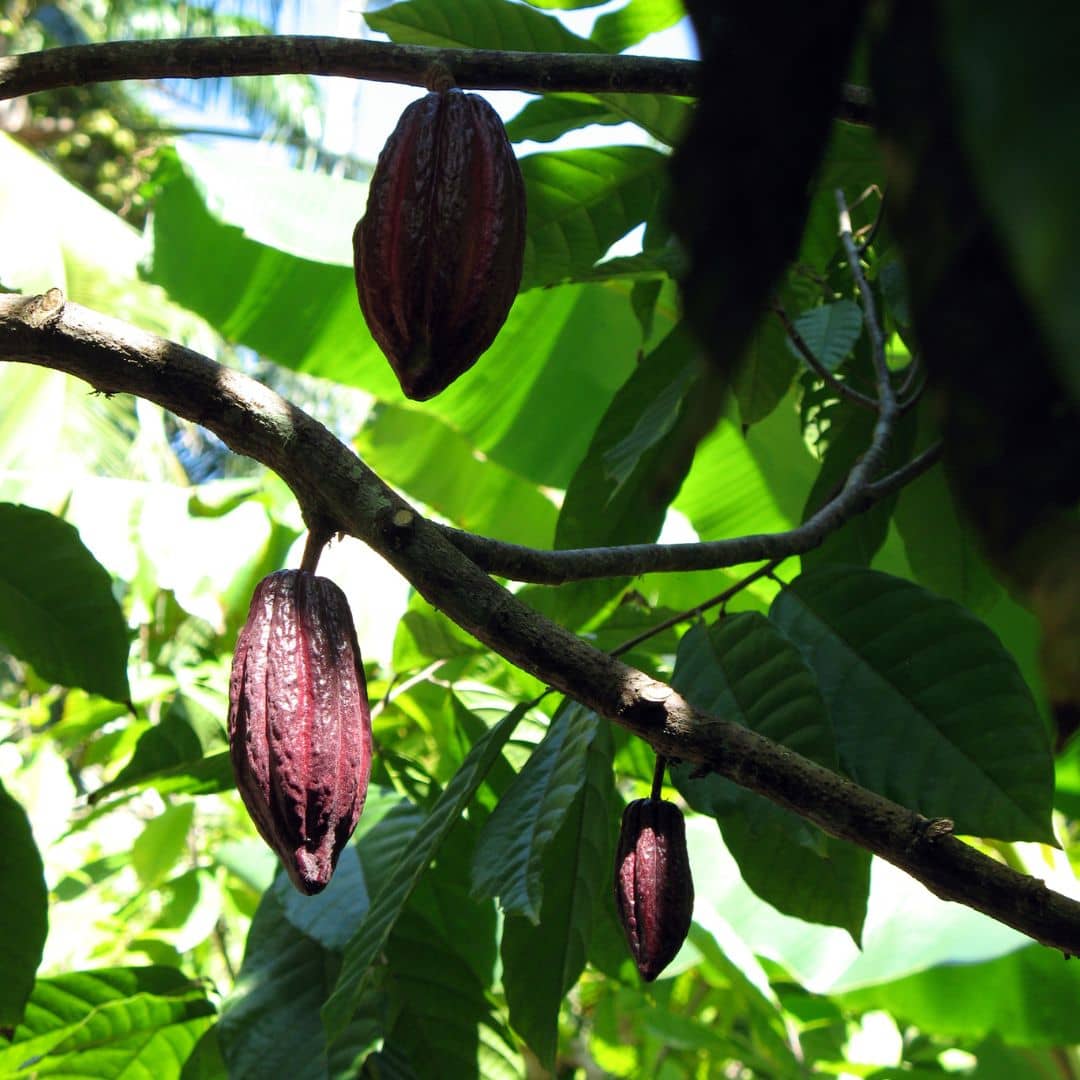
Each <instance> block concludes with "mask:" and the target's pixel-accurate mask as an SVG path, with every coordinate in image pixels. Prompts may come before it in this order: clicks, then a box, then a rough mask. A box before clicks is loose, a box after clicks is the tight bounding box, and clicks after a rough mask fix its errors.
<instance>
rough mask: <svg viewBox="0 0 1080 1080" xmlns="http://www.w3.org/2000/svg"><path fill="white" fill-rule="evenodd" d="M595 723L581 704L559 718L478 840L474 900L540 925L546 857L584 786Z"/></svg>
mask: <svg viewBox="0 0 1080 1080" xmlns="http://www.w3.org/2000/svg"><path fill="white" fill-rule="evenodd" d="M596 724H597V717H596V714H595V713H592V712H590V711H589V710H588V709H585V708H584V707H582V706H580V705H577V704H576V703H571V702H567V703H565V704H564V705H563V707H562V708H561V709H560V710H559V711H558V712H557V713H556V714H555V718H554V719H553V720H552V721H551V727H550V728H549V729H548V732H547V734H546V735H545V736H544V739H543V741H542V742H541V743H540V744H539V746H537V748H536V749H535V750H534V751H533V752H532V755H531V756H530V758H529V760H528V762H527V763H526V765H525V767H524V768H523V769H522V770H521V772H519V773H518V775H517V777H516V778H515V780H514V782H513V783H512V784H511V786H510V788H509V790H507V791H506V792H505V793H504V794H503V797H502V798H501V799H500V800H499V804H498V806H496V808H495V811H494V812H493V813H492V815H491V817H489V818H488V820H487V822H486V823H485V825H484V829H483V832H482V833H481V834H480V837H479V839H478V840H477V845H476V852H475V855H474V857H473V864H472V883H473V895H474V896H493V897H496V898H497V899H498V901H499V905H500V907H501V908H502V910H503V911H504V912H505V913H506V914H507V915H523V916H525V918H527V919H529V920H530V921H531V922H533V923H536V922H538V921H539V918H540V909H541V902H542V900H543V895H544V881H543V877H542V875H541V870H542V863H543V858H544V853H545V851H546V850H547V846H548V844H549V843H550V842H551V839H552V837H553V836H554V835H555V833H556V832H557V831H558V829H559V827H560V825H561V824H562V822H563V819H564V817H565V816H566V814H567V812H568V810H569V807H570V804H571V803H572V802H573V801H574V799H575V798H576V797H577V793H578V792H579V791H580V790H581V785H582V784H583V783H584V782H585V773H584V769H583V768H582V765H583V763H584V760H585V755H586V753H587V752H588V747H589V745H590V744H591V743H592V740H593V737H594V735H595V732H596Z"/></svg>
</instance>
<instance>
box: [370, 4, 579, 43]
mask: <svg viewBox="0 0 1080 1080" xmlns="http://www.w3.org/2000/svg"><path fill="white" fill-rule="evenodd" d="M364 21H365V22H366V23H367V24H368V26H370V27H371V29H372V30H378V31H379V32H380V33H382V34H386V35H387V36H388V37H389V38H390V40H391V41H396V42H399V43H401V44H404V45H443V46H450V47H453V48H465V49H501V50H513V51H516V52H589V51H590V50H591V49H595V46H594V45H592V44H591V43H590V42H589V41H588V39H587V38H582V37H578V35H577V34H575V33H573V32H572V31H570V30H568V29H567V28H566V27H565V26H564V25H563V24H562V23H561V22H560V21H559V20H558V19H557V18H555V17H554V16H552V15H541V14H540V12H538V11H534V10H533V9H532V8H529V7H526V6H525V5H524V4H514V3H508V2H507V0H457V2H456V3H453V4H444V3H441V2H440V0H405V2H403V3H398V4H391V5H390V6H389V7H385V8H381V9H380V10H378V11H369V12H366V13H365V15H364Z"/></svg>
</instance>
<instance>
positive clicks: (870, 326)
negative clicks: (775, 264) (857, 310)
mask: <svg viewBox="0 0 1080 1080" xmlns="http://www.w3.org/2000/svg"><path fill="white" fill-rule="evenodd" d="M835 195H836V206H837V209H838V210H839V212H840V242H841V243H842V244H843V245H844V251H845V252H846V253H847V257H848V265H849V266H850V268H851V276H852V277H853V278H854V279H855V286H856V288H858V290H859V299H860V301H861V302H862V307H863V314H864V316H865V322H866V332H867V333H868V334H869V335H870V354H871V356H872V357H873V360H874V380H875V382H876V384H877V397H878V405H879V408H880V410H881V413H882V415H885V414H886V413H891V412H893V411H894V410H895V408H896V394H895V391H894V390H893V385H892V378H891V376H890V374H889V364H888V361H887V359H886V357H885V333H884V331H883V330H882V328H881V323H880V322H879V321H878V316H877V305H876V304H875V303H874V294H873V293H872V292H871V291H870V286H869V285H868V284H867V283H866V275H865V274H863V270H862V263H861V261H860V256H859V249H858V248H857V247H856V246H855V237H854V236H853V235H852V233H851V214H850V213H849V212H848V207H847V202H846V200H845V199H844V192H843V191H842V190H841V189H840V188H837V189H836V191H835Z"/></svg>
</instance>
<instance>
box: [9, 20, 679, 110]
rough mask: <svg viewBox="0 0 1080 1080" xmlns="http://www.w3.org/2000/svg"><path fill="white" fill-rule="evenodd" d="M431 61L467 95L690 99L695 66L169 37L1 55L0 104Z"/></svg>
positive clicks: (351, 73) (424, 65) (419, 66)
mask: <svg viewBox="0 0 1080 1080" xmlns="http://www.w3.org/2000/svg"><path fill="white" fill-rule="evenodd" d="M435 61H440V62H442V63H443V64H445V65H446V66H447V67H448V68H449V69H450V71H451V72H452V73H453V75H454V79H455V80H456V82H457V83H458V85H459V86H463V87H469V88H472V89H476V90H526V91H534V92H536V93H541V92H545V91H547V92H551V91H555V90H563V91H578V92H581V93H595V94H599V93H620V94H630V93H638V94H681V95H685V96H688V97H689V96H693V95H694V94H696V93H697V83H698V74H699V69H700V65H699V64H698V63H697V61H694V60H676V59H669V58H663V57H650V56H612V55H610V54H608V53H604V54H591V53H537V52H531V53H530V52H496V51H494V50H489V49H440V48H432V47H430V46H425V45H394V44H391V43H389V42H384V41H358V40H355V39H352V38H335V37H313V36H304V35H294V36H274V37H270V36H258V37H223V38H174V39H171V40H170V39H165V40H158V41H112V42H106V43H104V44H101V45H71V46H67V47H65V48H59V49H45V50H43V51H41V52H36V53H23V54H19V55H15V56H6V57H0V99H2V98H9V97H19V96H20V95H22V94H32V93H34V92H36V91H39V90H54V89H56V88H57V87H60V86H82V85H85V84H86V83H96V82H116V81H120V80H123V79H208V78H220V77H223V76H229V75H297V74H305V75H339V76H342V77H344V78H352V79H369V80H372V81H375V82H394V83H405V84H408V85H411V86H423V85H424V80H425V77H426V75H427V72H428V69H429V68H430V67H431V65H432V64H433V63H434V62H435Z"/></svg>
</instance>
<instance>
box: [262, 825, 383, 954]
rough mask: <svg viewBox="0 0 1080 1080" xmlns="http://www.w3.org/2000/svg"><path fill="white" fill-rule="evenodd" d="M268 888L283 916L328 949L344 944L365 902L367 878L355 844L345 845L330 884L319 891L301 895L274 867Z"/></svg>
mask: <svg viewBox="0 0 1080 1080" xmlns="http://www.w3.org/2000/svg"><path fill="white" fill-rule="evenodd" d="M271 889H272V891H273V894H274V896H276V897H277V901H278V903H279V904H280V905H281V911H282V914H283V915H284V917H285V918H286V919H288V920H289V922H291V923H292V924H293V926H295V927H296V929H297V930H299V931H300V933H302V934H304V935H306V936H307V937H309V938H311V939H312V940H314V941H317V942H318V943H319V944H320V945H321V946H322V947H323V948H324V949H329V950H330V951H331V952H340V951H341V950H342V949H344V948H345V946H346V945H347V944H348V941H349V938H351V937H352V936H353V934H354V933H355V932H356V928H357V927H358V926H359V925H360V921H361V920H362V919H363V917H364V916H365V915H366V914H367V910H368V906H369V900H368V892H367V882H366V881H365V879H364V869H363V867H362V866H361V865H360V856H359V855H358V854H357V849H356V845H355V844H347V845H346V846H345V848H344V850H343V851H342V852H341V857H340V859H339V860H338V864H337V866H336V867H335V868H334V876H333V877H332V878H331V879H330V884H329V885H327V887H326V888H325V889H323V891H322V892H321V893H318V894H317V895H315V896H304V895H303V894H302V893H300V892H298V891H297V890H296V888H295V886H294V885H293V884H292V882H291V881H289V877H288V875H287V874H286V873H285V871H284V870H279V871H278V873H277V875H276V876H275V878H274V884H273V885H272V886H271Z"/></svg>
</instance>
